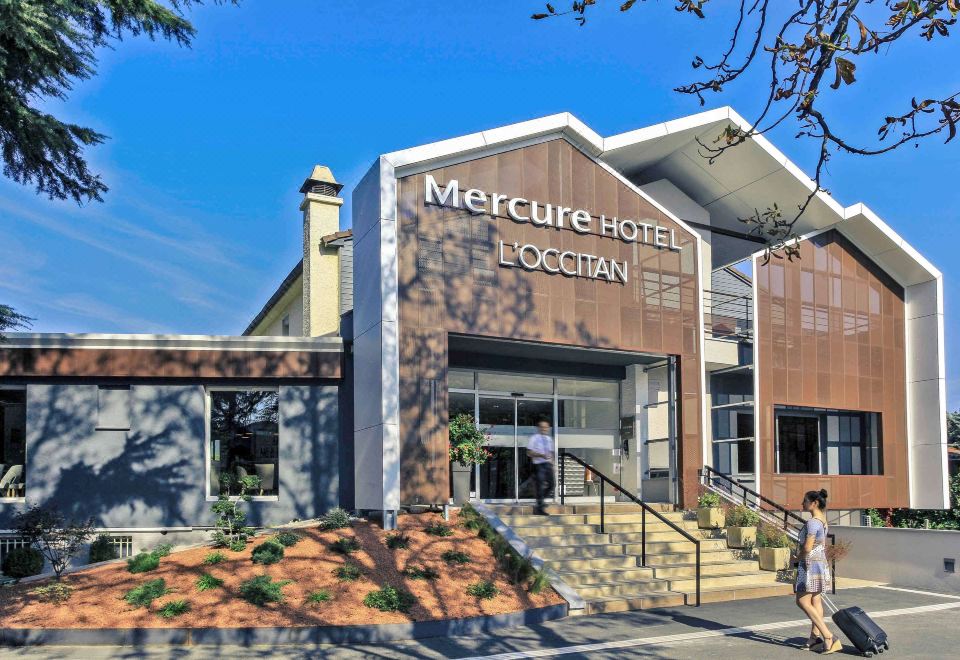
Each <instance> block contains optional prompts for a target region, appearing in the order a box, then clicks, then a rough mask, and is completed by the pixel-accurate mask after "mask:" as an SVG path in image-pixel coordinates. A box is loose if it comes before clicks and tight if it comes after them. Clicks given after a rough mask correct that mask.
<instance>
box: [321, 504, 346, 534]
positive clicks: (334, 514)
mask: <svg viewBox="0 0 960 660" xmlns="http://www.w3.org/2000/svg"><path fill="white" fill-rule="evenodd" d="M349 526H350V514H349V513H347V512H346V511H344V510H343V509H341V508H340V507H336V508H333V509H330V510H329V511H327V512H326V513H325V514H323V516H321V517H320V527H322V528H323V529H343V528H344V527H349Z"/></svg>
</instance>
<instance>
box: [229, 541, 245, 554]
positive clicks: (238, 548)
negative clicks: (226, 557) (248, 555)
mask: <svg viewBox="0 0 960 660" xmlns="http://www.w3.org/2000/svg"><path fill="white" fill-rule="evenodd" d="M227 548H229V549H230V550H231V551H233V552H243V551H244V550H246V549H247V539H245V538H243V539H233V540H232V541H227Z"/></svg>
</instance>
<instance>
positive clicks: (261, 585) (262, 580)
mask: <svg viewBox="0 0 960 660" xmlns="http://www.w3.org/2000/svg"><path fill="white" fill-rule="evenodd" d="M291 582H293V580H277V581H276V582H274V581H273V578H272V577H270V576H269V575H258V576H257V577H253V578H250V579H249V580H245V581H244V582H242V583H241V584H240V597H241V598H243V599H244V600H245V601H247V602H249V603H253V604H254V605H256V606H257V607H263V606H264V605H266V604H267V603H282V602H283V598H284V596H283V588H284V587H285V586H287V585H288V584H290V583H291Z"/></svg>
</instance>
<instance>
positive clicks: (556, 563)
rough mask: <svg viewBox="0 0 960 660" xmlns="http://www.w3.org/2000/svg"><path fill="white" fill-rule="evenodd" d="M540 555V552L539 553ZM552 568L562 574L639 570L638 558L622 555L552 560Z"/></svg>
mask: <svg viewBox="0 0 960 660" xmlns="http://www.w3.org/2000/svg"><path fill="white" fill-rule="evenodd" d="M537 554H538V555H539V554H540V551H539V550H538V551H537ZM550 567H551V568H552V569H553V570H555V571H557V572H558V573H561V572H571V571H578V572H579V571H605V570H611V569H617V568H637V558H636V557H628V556H626V555H621V556H619V557H581V558H578V559H551V560H550Z"/></svg>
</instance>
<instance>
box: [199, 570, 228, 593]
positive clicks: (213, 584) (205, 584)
mask: <svg viewBox="0 0 960 660" xmlns="http://www.w3.org/2000/svg"><path fill="white" fill-rule="evenodd" d="M222 586H223V580H221V579H220V578H218V577H213V576H212V575H210V574H209V573H204V574H203V575H201V576H200V577H198V578H197V591H210V590H211V589H216V588H217V587H222Z"/></svg>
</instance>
